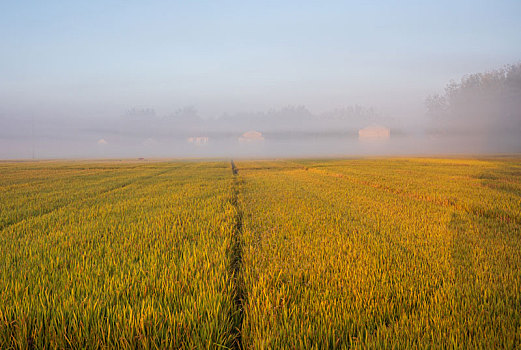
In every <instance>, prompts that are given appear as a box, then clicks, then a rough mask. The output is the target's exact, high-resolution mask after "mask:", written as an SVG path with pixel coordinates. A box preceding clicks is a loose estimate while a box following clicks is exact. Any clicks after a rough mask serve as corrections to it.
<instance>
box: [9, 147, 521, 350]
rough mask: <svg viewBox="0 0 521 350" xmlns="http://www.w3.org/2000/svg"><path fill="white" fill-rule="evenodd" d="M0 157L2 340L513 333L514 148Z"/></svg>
mask: <svg viewBox="0 0 521 350" xmlns="http://www.w3.org/2000/svg"><path fill="white" fill-rule="evenodd" d="M232 166H233V167H235V171H232V169H231V167H230V164H229V163H228V162H226V161H200V162H195V161H190V162H189V161H172V162H167V161H164V162H131V161H121V162H119V161H97V162H87V161H67V162H18V163H9V162H4V163H0V205H1V207H0V209H1V210H0V272H1V275H0V348H6V347H21V348H26V347H36V348H43V347H55V348H68V347H73V348H85V347H88V348H100V347H111V348H112V347H118V348H156V347H157V348H164V347H166V348H252V349H257V348H274V349H277V348H317V349H318V348H349V347H354V348H366V347H392V348H403V347H465V348H467V347H481V348H515V347H518V346H519V345H520V343H521V160H520V159H518V158H500V157H490V158H479V159H478V158H475V159H441V158H440V159H437V158H385V159H338V160H334V159H333V160H320V159H319V160H295V161H290V160H280V161H279V160H278V161H238V162H236V163H233V162H232Z"/></svg>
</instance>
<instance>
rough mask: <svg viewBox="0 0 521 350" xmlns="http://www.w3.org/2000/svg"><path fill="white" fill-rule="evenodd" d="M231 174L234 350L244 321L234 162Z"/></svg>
mask: <svg viewBox="0 0 521 350" xmlns="http://www.w3.org/2000/svg"><path fill="white" fill-rule="evenodd" d="M230 163H231V166H232V174H233V187H232V191H233V193H232V199H231V204H232V205H233V206H234V208H235V213H236V214H235V225H234V232H233V242H232V249H231V254H232V257H231V269H232V272H233V282H234V285H235V298H234V301H235V307H236V310H237V315H236V317H235V329H234V331H235V343H234V348H235V349H242V348H243V347H242V322H243V319H244V312H243V305H244V298H245V293H244V283H243V280H242V272H241V270H242V215H243V213H242V210H241V208H240V205H239V193H240V186H241V180H240V178H239V169H238V168H237V166H236V165H235V163H234V161H233V160H232V161H231V162H230Z"/></svg>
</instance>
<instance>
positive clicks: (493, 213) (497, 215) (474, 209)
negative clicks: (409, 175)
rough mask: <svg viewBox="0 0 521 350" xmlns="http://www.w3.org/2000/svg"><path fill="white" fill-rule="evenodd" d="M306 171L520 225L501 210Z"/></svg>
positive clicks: (315, 171) (326, 173) (327, 173)
mask: <svg viewBox="0 0 521 350" xmlns="http://www.w3.org/2000/svg"><path fill="white" fill-rule="evenodd" d="M306 170H309V171H312V172H314V173H315V174H321V175H324V176H330V177H336V178H340V179H344V180H347V181H349V182H351V183H354V184H358V185H363V186H367V187H372V188H375V189H378V190H381V191H384V192H387V193H389V194H393V195H396V196H400V197H402V198H409V199H412V200H415V201H418V202H424V203H432V204H434V205H437V206H440V207H444V208H453V209H455V210H457V211H460V212H464V213H468V214H471V215H476V216H479V217H487V218H492V219H494V220H497V221H499V222H506V223H510V222H514V223H516V224H521V218H520V217H517V216H513V215H511V214H509V213H507V212H505V211H503V210H497V209H496V210H494V209H487V208H482V207H479V206H470V207H469V206H466V205H462V204H459V203H458V202H457V201H455V200H453V199H444V200H442V199H438V198H432V197H429V196H423V195H421V194H416V193H410V192H407V191H404V190H402V189H399V188H394V187H390V186H387V185H384V184H379V183H374V182H370V181H366V180H361V179H355V178H353V177H351V176H349V175H345V174H339V173H336V172H331V171H329V170H322V169H317V168H307V169H306Z"/></svg>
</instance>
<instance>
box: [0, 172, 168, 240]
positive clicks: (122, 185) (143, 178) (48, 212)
mask: <svg viewBox="0 0 521 350" xmlns="http://www.w3.org/2000/svg"><path fill="white" fill-rule="evenodd" d="M174 169H178V168H177V167H172V168H168V169H166V170H163V171H160V172H157V173H154V174H151V175H145V176H140V177H136V178H135V179H134V180H130V181H126V182H123V183H119V184H117V185H115V186H112V187H109V188H107V189H104V190H103V191H100V192H98V193H96V194H95V195H94V196H93V197H88V198H83V199H82V200H79V201H75V202H73V203H78V204H79V207H83V205H86V206H87V207H90V206H92V205H93V204H92V203H91V202H92V201H93V199H94V198H99V197H102V196H103V195H106V194H108V193H111V192H115V191H118V190H121V189H124V188H125V187H128V186H131V185H133V184H135V183H137V182H139V181H146V180H148V179H151V178H153V177H155V176H160V175H163V174H165V173H168V172H169V171H172V170H174ZM70 204H71V203H65V204H62V205H59V206H57V207H53V208H50V209H46V210H43V211H41V212H40V213H38V214H36V215H31V216H26V217H24V218H22V219H20V220H16V221H13V222H8V223H7V224H6V225H4V226H2V227H0V232H3V231H6V230H8V229H9V228H10V227H11V226H15V225H17V224H19V223H21V222H24V221H27V220H32V219H38V218H41V217H44V216H47V215H51V214H52V213H54V212H57V211H58V210H60V209H63V208H65V207H67V206H69V205H70Z"/></svg>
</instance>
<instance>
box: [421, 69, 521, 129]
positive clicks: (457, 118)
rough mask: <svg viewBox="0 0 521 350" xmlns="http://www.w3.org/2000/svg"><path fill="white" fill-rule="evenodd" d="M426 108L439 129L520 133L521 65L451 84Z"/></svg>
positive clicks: (429, 101) (477, 74)
mask: <svg viewBox="0 0 521 350" xmlns="http://www.w3.org/2000/svg"><path fill="white" fill-rule="evenodd" d="M425 104H426V107H427V113H428V115H429V116H430V117H431V119H432V122H433V125H434V126H435V127H436V128H438V129H442V130H455V131H464V130H469V131H479V130H481V131H485V132H494V131H498V132H505V131H510V132H520V131H521V63H519V64H513V65H508V66H505V67H503V68H501V69H497V70H493V71H490V72H485V73H476V74H470V75H467V76H464V77H463V78H462V79H461V81H460V82H455V81H452V82H450V83H449V84H448V85H447V86H446V87H445V92H444V93H443V94H436V95H432V96H429V97H428V98H427V99H426V101H425Z"/></svg>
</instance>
